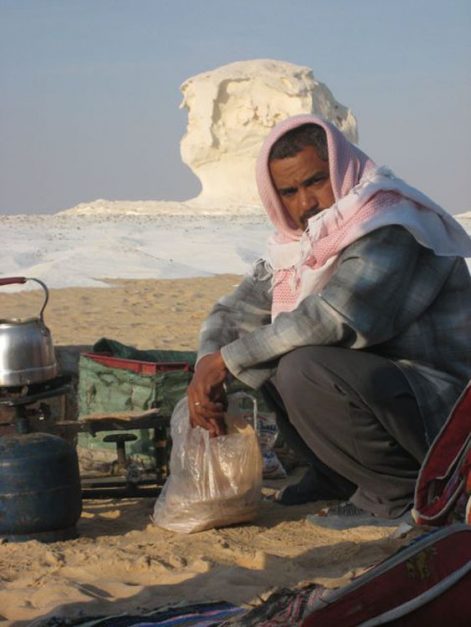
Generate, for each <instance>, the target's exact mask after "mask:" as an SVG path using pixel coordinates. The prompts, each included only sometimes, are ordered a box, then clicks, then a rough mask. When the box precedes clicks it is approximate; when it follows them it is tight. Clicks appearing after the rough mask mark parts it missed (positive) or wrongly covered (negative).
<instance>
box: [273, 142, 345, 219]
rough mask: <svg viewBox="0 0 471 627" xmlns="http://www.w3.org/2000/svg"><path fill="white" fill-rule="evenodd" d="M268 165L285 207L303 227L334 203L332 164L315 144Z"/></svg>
mask: <svg viewBox="0 0 471 627" xmlns="http://www.w3.org/2000/svg"><path fill="white" fill-rule="evenodd" d="M269 167H270V174H271V177H272V180H273V184H274V185H275V188H276V190H277V191H278V194H279V195H280V198H281V201H282V203H283V205H284V206H285V209H286V210H287V211H288V213H289V214H290V216H291V217H292V218H293V220H294V221H295V222H296V224H297V225H298V227H299V228H300V229H302V230H303V231H304V230H305V229H306V227H307V221H308V219H309V218H311V217H312V216H313V215H315V214H316V213H319V212H320V211H323V210H324V209H328V208H329V207H331V206H332V205H333V204H334V202H335V198H334V192H333V191H332V186H331V184H330V172H329V164H328V162H327V161H323V160H322V159H321V158H320V157H319V156H318V154H317V152H316V150H315V148H314V147H313V146H306V148H303V150H301V152H298V153H297V154H296V155H295V156H294V157H286V158H285V159H274V160H273V161H270V164H269Z"/></svg>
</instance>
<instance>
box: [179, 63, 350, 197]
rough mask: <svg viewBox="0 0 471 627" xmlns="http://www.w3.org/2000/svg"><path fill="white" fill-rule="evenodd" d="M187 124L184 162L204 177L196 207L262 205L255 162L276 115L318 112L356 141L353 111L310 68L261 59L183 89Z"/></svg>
mask: <svg viewBox="0 0 471 627" xmlns="http://www.w3.org/2000/svg"><path fill="white" fill-rule="evenodd" d="M181 91H182V93H183V102H182V104H181V106H182V107H185V108H186V109H187V110H188V126H187V131H186V134H185V136H184V137H183V139H182V141H181V145H180V146H181V155H182V159H183V161H184V162H185V163H186V164H187V165H188V166H189V167H190V168H191V170H192V171H193V172H194V173H195V175H196V176H197V177H198V178H199V180H200V181H201V186H202V190H201V193H200V194H199V196H197V197H196V198H195V199H192V201H191V204H192V205H196V206H198V207H201V208H203V207H204V208H216V207H217V208H228V209H229V208H231V207H232V208H238V207H244V206H247V205H259V203H260V201H259V198H258V194H257V191H256V185H255V176H254V166H255V159H256V156H257V154H258V152H259V149H260V145H261V143H262V141H263V139H264V138H265V137H266V135H267V134H268V132H269V131H270V129H271V128H272V127H273V126H274V125H275V124H276V123H277V122H279V121H280V120H283V119H285V118H287V117H289V116H291V115H296V114H298V113H315V114H317V115H320V116H322V117H323V118H325V119H327V120H329V121H331V122H332V123H334V124H335V125H336V126H337V127H338V128H339V129H340V130H342V131H343V132H344V133H345V135H346V136H347V137H348V139H350V140H351V141H354V142H356V141H358V136H357V125H356V120H355V117H354V116H353V114H352V113H351V111H350V110H349V109H347V108H346V107H345V106H343V105H341V104H340V103H338V102H337V101H336V100H335V98H334V97H333V95H332V93H331V91H330V90H329V89H328V87H326V85H324V84H323V83H320V82H319V81H317V80H316V79H315V78H314V76H313V73H312V70H311V69H310V68H308V67H303V66H299V65H293V64H291V63H285V62H282V61H273V60H270V59H258V60H253V61H241V62H237V63H231V64H229V65H224V66H222V67H220V68H217V69H215V70H213V71H210V72H204V73H202V74H198V75H197V76H193V77H192V78H189V79H188V80H187V81H185V82H184V83H183V85H182V86H181Z"/></svg>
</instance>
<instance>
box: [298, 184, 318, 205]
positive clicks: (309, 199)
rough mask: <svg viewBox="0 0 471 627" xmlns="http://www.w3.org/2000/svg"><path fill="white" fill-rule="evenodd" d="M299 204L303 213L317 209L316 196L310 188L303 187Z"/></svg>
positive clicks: (300, 190)
mask: <svg viewBox="0 0 471 627" xmlns="http://www.w3.org/2000/svg"><path fill="white" fill-rule="evenodd" d="M299 204H300V206H301V209H302V210H303V211H307V210H308V209H315V208H316V207H317V198H316V195H315V194H314V193H313V192H312V190H310V189H309V188H304V187H301V188H300V189H299Z"/></svg>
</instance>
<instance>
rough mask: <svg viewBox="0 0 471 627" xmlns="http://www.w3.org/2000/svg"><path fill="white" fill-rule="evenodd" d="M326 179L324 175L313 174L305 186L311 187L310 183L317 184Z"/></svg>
mask: <svg viewBox="0 0 471 627" xmlns="http://www.w3.org/2000/svg"><path fill="white" fill-rule="evenodd" d="M325 180H326V177H325V176H314V177H313V178H312V179H309V180H308V181H306V183H305V185H306V187H311V186H312V185H317V184H318V183H323V182H324V181H325Z"/></svg>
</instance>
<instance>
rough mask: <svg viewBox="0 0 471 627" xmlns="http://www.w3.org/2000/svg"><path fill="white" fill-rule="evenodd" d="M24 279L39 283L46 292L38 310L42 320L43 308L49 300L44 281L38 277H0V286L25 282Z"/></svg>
mask: <svg viewBox="0 0 471 627" xmlns="http://www.w3.org/2000/svg"><path fill="white" fill-rule="evenodd" d="M26 281H36V283H39V285H40V286H41V287H42V288H43V289H44V291H45V293H46V297H45V299H44V303H43V306H42V307H41V311H40V312H39V317H40V318H41V320H42V321H43V322H44V320H43V313H44V310H45V309H46V305H47V301H48V300H49V290H48V289H47V286H46V284H45V283H43V282H42V281H40V280H39V279H34V278H33V277H26V276H10V277H3V278H1V277H0V286H2V285H12V284H13V283H26Z"/></svg>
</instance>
